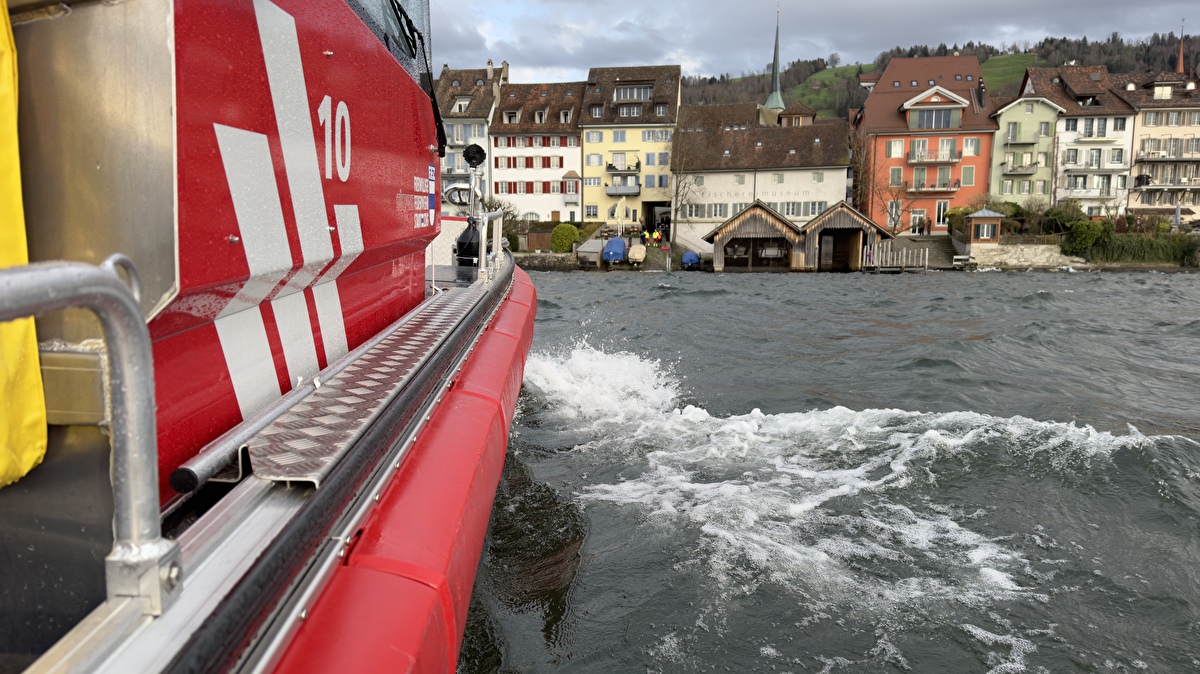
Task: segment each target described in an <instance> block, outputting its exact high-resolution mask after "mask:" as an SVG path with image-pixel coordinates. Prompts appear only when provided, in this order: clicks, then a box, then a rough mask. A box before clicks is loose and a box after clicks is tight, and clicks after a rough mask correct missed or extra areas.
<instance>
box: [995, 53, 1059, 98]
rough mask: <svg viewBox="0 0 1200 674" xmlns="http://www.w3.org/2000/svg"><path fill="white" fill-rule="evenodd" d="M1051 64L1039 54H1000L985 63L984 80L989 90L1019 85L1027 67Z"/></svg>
mask: <svg viewBox="0 0 1200 674" xmlns="http://www.w3.org/2000/svg"><path fill="white" fill-rule="evenodd" d="M1046 65H1050V64H1049V63H1047V62H1046V61H1043V60H1042V59H1041V57H1039V56H1038V55H1037V54H1000V55H997V56H993V57H991V58H990V59H988V60H987V61H986V62H984V64H983V80H984V82H986V83H987V86H988V90H989V91H996V90H998V89H1001V88H1007V87H1008V86H1009V85H1019V84H1020V82H1021V78H1023V77H1025V69H1026V68H1036V67H1038V66H1046Z"/></svg>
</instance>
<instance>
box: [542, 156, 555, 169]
mask: <svg viewBox="0 0 1200 674" xmlns="http://www.w3.org/2000/svg"><path fill="white" fill-rule="evenodd" d="M542 168H553V167H552V166H550V157H542Z"/></svg>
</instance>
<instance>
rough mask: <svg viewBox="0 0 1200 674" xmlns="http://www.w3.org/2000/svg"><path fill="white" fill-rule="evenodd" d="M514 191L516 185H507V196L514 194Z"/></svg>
mask: <svg viewBox="0 0 1200 674" xmlns="http://www.w3.org/2000/svg"><path fill="white" fill-rule="evenodd" d="M516 191H517V184H516V183H509V184H508V193H509V194H513V193H514V192H516Z"/></svg>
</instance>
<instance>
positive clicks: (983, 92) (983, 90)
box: [979, 75, 987, 108]
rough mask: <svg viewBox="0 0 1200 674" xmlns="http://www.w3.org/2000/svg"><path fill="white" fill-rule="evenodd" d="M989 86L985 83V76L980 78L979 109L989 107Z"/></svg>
mask: <svg viewBox="0 0 1200 674" xmlns="http://www.w3.org/2000/svg"><path fill="white" fill-rule="evenodd" d="M986 97H987V85H985V84H984V83H983V75H980V76H979V107H981V108H985V107H987V98H986Z"/></svg>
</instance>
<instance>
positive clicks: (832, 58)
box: [826, 52, 842, 68]
mask: <svg viewBox="0 0 1200 674" xmlns="http://www.w3.org/2000/svg"><path fill="white" fill-rule="evenodd" d="M826 62H827V63H828V64H829V67H830V68H836V67H838V64H840V63H841V62H842V55H841V54H839V53H837V52H833V53H831V54H830V55H829V58H828V59H826Z"/></svg>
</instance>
